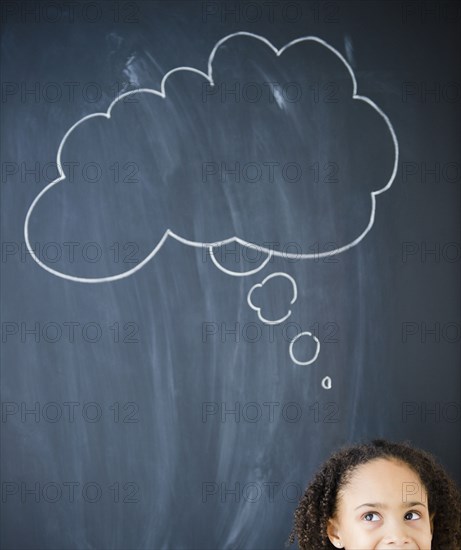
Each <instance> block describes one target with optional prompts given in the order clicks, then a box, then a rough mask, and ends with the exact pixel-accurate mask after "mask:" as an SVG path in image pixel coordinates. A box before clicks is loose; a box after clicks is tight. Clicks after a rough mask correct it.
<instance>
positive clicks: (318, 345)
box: [288, 331, 320, 365]
mask: <svg viewBox="0 0 461 550" xmlns="http://www.w3.org/2000/svg"><path fill="white" fill-rule="evenodd" d="M301 336H311V337H312V338H313V340H314V342H315V343H316V349H315V353H314V356H313V357H312V358H311V359H308V360H307V361H300V360H299V359H296V357H295V356H294V354H293V344H294V343H295V342H296V340H298V339H299V338H301ZM288 351H289V353H290V357H291V360H292V361H293V363H296V364H297V365H310V364H311V363H313V362H314V361H315V360H316V359H317V357H318V355H319V352H320V342H319V339H318V338H317V336H314V335H313V334H312V333H311V332H308V331H306V332H301V333H300V334H298V335H297V336H295V337H294V338H293V340H292V341H291V342H290V346H289V348H288Z"/></svg>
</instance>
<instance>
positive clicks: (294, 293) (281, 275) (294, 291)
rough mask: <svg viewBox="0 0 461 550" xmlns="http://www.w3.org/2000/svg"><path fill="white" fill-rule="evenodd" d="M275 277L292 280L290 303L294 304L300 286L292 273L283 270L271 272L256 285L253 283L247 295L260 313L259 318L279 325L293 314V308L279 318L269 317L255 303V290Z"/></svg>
mask: <svg viewBox="0 0 461 550" xmlns="http://www.w3.org/2000/svg"><path fill="white" fill-rule="evenodd" d="M274 277H278V278H282V279H283V278H285V279H288V280H289V281H290V283H291V285H292V298H291V300H290V304H294V303H295V302H296V299H297V297H298V287H297V285H296V281H295V280H294V279H293V277H291V275H288V274H287V273H282V272H276V273H271V274H270V275H268V276H267V277H266V278H265V279H264V280H263V281H262V282H261V283H256V284H255V285H253V286H252V287H251V288H250V290H249V291H248V295H247V302H248V305H249V306H250V307H251V309H254V310H255V311H256V312H257V313H258V317H259V320H260V321H262V322H263V323H266V324H267V325H277V324H279V323H283V321H286V320H287V319H288V317H289V316H290V315H291V309H289V310H288V313H286V315H284V316H283V317H280V318H278V319H267V318H266V317H264V316H263V315H262V313H261V309H262V308H261V307H259V306H257V305H255V304H254V303H253V300H254V297H253V293H254V291H255V290H257V289H262V288H263V287H264V285H265V284H266V283H267V281H269V280H271V279H273V278H274Z"/></svg>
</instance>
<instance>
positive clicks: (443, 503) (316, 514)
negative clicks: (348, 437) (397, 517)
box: [285, 439, 461, 550]
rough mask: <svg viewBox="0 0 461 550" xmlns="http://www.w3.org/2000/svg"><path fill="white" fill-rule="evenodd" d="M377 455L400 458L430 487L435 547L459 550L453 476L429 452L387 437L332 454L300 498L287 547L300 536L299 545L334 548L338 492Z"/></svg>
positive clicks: (458, 502) (459, 501)
mask: <svg viewBox="0 0 461 550" xmlns="http://www.w3.org/2000/svg"><path fill="white" fill-rule="evenodd" d="M375 458H387V459H396V460H399V461H401V462H404V463H405V464H407V465H408V467H410V468H411V469H412V470H413V471H414V472H416V473H417V474H418V475H419V477H420V479H421V481H422V483H423V485H424V487H425V489H426V491H427V498H428V505H429V510H430V511H431V514H432V513H434V514H435V516H434V528H433V535H432V548H434V549H436V550H459V549H460V548H461V495H460V492H459V491H458V488H457V486H456V484H455V483H454V481H453V480H452V479H451V478H450V477H449V476H448V475H447V474H446V473H445V471H444V469H443V468H442V466H441V465H440V464H439V463H438V462H437V461H436V459H435V458H434V457H433V456H432V455H431V454H429V453H427V452H425V451H423V450H421V449H416V448H414V447H412V445H411V443H410V442H408V441H405V442H403V443H393V442H390V441H386V440H384V439H374V440H372V441H371V443H364V444H361V445H356V446H352V447H345V448H342V449H340V450H339V451H337V452H336V453H334V454H333V455H331V457H330V458H329V459H328V460H327V461H326V462H325V464H324V465H323V467H322V468H321V469H320V471H318V472H317V474H316V475H315V476H314V478H313V480H312V482H311V483H310V484H309V486H308V487H307V489H306V491H305V492H304V495H303V497H302V498H301V499H300V502H299V504H298V507H297V508H296V511H295V515H294V521H293V529H292V531H291V533H290V536H289V539H288V541H287V543H286V544H285V547H287V546H289V545H290V544H293V543H294V542H295V537H297V539H298V544H299V549H300V550H334V549H335V546H334V545H333V544H332V543H331V542H330V540H329V538H328V535H327V524H328V520H329V519H330V518H331V517H333V516H334V514H335V512H336V506H337V498H336V497H337V495H338V492H339V491H340V490H341V489H343V488H344V487H345V485H346V484H347V482H348V480H349V479H350V476H351V474H352V472H353V471H354V470H355V469H356V468H357V467H358V466H360V465H361V464H366V463H367V462H369V461H370V460H373V459H375Z"/></svg>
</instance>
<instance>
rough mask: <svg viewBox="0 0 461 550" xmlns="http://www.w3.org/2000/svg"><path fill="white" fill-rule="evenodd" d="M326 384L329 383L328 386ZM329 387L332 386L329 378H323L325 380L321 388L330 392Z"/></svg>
mask: <svg viewBox="0 0 461 550" xmlns="http://www.w3.org/2000/svg"><path fill="white" fill-rule="evenodd" d="M328 383H329V384H330V385H328ZM331 386H332V384H331V378H330V377H329V376H325V378H324V379H323V380H322V388H323V389H324V390H331Z"/></svg>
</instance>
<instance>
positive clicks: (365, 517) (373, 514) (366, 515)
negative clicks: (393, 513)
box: [363, 512, 379, 521]
mask: <svg viewBox="0 0 461 550" xmlns="http://www.w3.org/2000/svg"><path fill="white" fill-rule="evenodd" d="M369 516H376V517H377V518H378V519H379V516H378V514H376V513H375V512H368V514H365V515H364V516H363V517H364V519H365V520H366V521H378V520H376V519H375V520H372V519H370V520H368V519H367V517H369Z"/></svg>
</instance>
